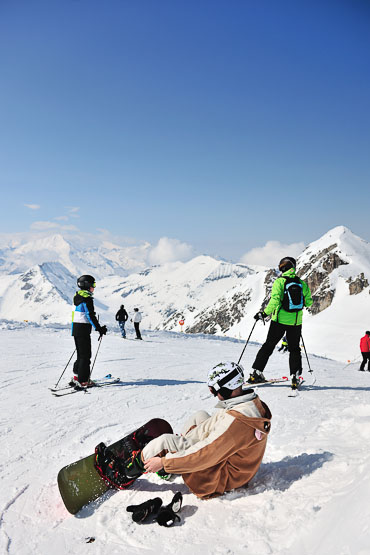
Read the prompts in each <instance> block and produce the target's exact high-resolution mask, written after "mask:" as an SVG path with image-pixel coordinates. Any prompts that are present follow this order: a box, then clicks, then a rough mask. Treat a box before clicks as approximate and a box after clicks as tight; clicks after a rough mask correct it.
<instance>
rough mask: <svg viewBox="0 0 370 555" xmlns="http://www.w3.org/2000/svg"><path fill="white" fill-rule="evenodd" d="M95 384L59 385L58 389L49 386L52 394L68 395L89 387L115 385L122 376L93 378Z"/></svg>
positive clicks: (57, 395)
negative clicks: (85, 385) (80, 385)
mask: <svg viewBox="0 0 370 555" xmlns="http://www.w3.org/2000/svg"><path fill="white" fill-rule="evenodd" d="M92 381H93V384H92V385H89V386H87V387H79V386H78V385H77V384H76V385H67V386H65V387H59V388H58V389H55V388H54V389H53V388H51V387H49V389H50V391H51V392H52V394H53V395H54V396H56V397H62V396H63V395H68V394H69V393H72V392H76V391H86V390H87V389H91V388H94V387H105V386H106V385H114V384H117V383H119V382H120V381H121V380H120V378H109V379H104V378H102V379H100V380H92Z"/></svg>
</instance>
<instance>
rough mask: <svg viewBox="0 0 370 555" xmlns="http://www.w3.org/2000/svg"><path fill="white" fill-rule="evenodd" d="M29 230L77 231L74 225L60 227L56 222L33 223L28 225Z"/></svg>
mask: <svg viewBox="0 0 370 555" xmlns="http://www.w3.org/2000/svg"><path fill="white" fill-rule="evenodd" d="M30 229H34V230H37V231H44V230H47V229H60V230H64V231H78V228H77V227H76V226H74V225H61V224H58V223H56V222H47V221H40V222H33V223H32V224H31V225H30Z"/></svg>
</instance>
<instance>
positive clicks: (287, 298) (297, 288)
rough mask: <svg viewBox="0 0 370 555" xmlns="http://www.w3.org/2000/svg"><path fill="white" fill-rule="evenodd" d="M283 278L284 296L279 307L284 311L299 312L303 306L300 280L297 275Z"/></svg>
mask: <svg viewBox="0 0 370 555" xmlns="http://www.w3.org/2000/svg"><path fill="white" fill-rule="evenodd" d="M284 279H285V284H284V297H283V302H282V303H281V308H283V309H284V310H285V311H286V312H299V311H300V310H302V309H303V306H304V297H303V286H302V282H301V280H300V279H299V277H294V278H289V277H287V278H284Z"/></svg>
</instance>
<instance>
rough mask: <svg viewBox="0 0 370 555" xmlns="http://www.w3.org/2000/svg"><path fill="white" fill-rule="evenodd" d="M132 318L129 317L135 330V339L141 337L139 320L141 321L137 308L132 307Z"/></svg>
mask: <svg viewBox="0 0 370 555" xmlns="http://www.w3.org/2000/svg"><path fill="white" fill-rule="evenodd" d="M134 312H135V314H134V318H133V319H131V322H134V328H135V331H136V337H135V339H142V337H141V333H140V322H141V319H142V318H141V312H139V309H138V308H134Z"/></svg>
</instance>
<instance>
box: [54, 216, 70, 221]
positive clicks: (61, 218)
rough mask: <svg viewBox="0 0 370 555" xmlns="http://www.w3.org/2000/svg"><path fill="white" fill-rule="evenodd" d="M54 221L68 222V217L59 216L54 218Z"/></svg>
mask: <svg viewBox="0 0 370 555" xmlns="http://www.w3.org/2000/svg"><path fill="white" fill-rule="evenodd" d="M54 220H57V221H60V222H66V221H67V220H68V216H57V217H56V218H54Z"/></svg>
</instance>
